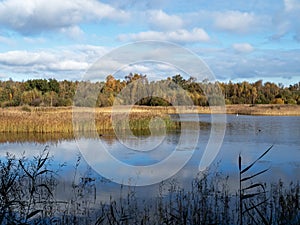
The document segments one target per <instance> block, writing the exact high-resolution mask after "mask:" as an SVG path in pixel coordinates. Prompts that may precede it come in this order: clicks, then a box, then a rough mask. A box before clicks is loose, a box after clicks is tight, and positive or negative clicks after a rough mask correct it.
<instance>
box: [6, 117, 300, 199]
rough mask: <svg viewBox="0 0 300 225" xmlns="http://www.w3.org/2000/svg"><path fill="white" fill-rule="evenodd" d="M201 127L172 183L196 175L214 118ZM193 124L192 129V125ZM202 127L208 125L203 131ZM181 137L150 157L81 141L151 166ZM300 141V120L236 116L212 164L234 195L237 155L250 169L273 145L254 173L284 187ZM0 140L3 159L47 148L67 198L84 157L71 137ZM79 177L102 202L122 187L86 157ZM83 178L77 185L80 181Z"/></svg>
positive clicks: (110, 143)
mask: <svg viewBox="0 0 300 225" xmlns="http://www.w3.org/2000/svg"><path fill="white" fill-rule="evenodd" d="M183 118H184V119H185V120H186V121H189V118H192V117H189V115H187V116H186V117H183ZM199 121H200V134H199V139H198V144H197V147H196V150H195V152H194V153H193V156H192V158H191V160H189V162H188V164H187V165H186V166H185V167H184V168H183V169H182V170H180V172H179V173H177V174H176V175H175V176H174V177H173V178H175V179H176V180H178V182H179V183H180V184H182V185H183V186H184V185H189V184H190V181H191V179H192V177H194V176H195V175H196V174H197V173H198V171H199V170H198V165H199V161H200V159H201V157H202V155H203V152H204V149H205V147H206V145H207V142H208V138H209V134H210V128H211V127H210V125H209V121H210V115H200V116H199ZM190 122H191V123H192V122H193V121H190ZM201 123H203V124H206V125H202V126H201ZM186 132H187V135H186V137H188V136H189V133H188V132H191V133H192V132H193V130H192V129H191V130H188V131H186ZM179 135H180V131H179V130H177V131H173V132H169V133H167V135H166V137H165V138H164V140H163V141H162V142H161V144H160V145H159V146H158V147H156V148H155V149H153V150H151V151H147V152H143V151H133V150H131V149H128V148H127V147H126V146H124V145H122V144H121V143H120V142H119V140H118V139H117V138H116V137H115V136H114V135H113V134H112V133H103V135H102V136H101V137H99V139H96V140H94V139H90V138H89V136H88V134H87V137H85V138H82V139H81V140H82V141H83V142H85V141H86V142H89V143H90V145H89V146H90V147H91V149H92V150H93V144H94V145H97V143H98V142H99V141H101V142H102V143H103V144H104V145H105V147H106V148H107V149H109V151H110V153H111V154H112V155H113V156H114V157H116V158H118V159H119V160H121V161H122V162H124V163H128V164H130V165H133V166H148V165H152V164H154V163H158V162H160V161H162V160H164V159H165V158H167V157H168V156H169V155H170V154H171V153H172V152H173V151H175V147H176V146H177V145H178V142H179ZM299 137H300V117H262V116H238V117H236V116H235V115H228V116H227V126H226V134H225V138H224V141H223V143H222V147H221V151H220V152H219V154H218V156H217V158H216V159H215V160H214V165H213V166H215V165H217V164H218V167H217V168H216V170H218V171H220V172H222V173H224V174H227V175H229V181H230V182H229V184H230V186H231V188H232V189H233V190H236V188H237V179H238V177H237V171H238V170H237V157H238V155H239V154H241V155H242V156H243V162H244V163H245V165H246V164H248V163H250V162H252V161H253V160H254V159H255V158H257V157H258V156H259V155H260V154H261V153H262V152H263V151H264V150H266V149H267V148H268V147H270V146H271V145H272V144H274V148H273V149H272V150H271V152H270V153H268V155H267V156H266V157H265V158H264V160H263V161H261V162H260V163H259V164H257V168H256V169H260V168H266V167H267V168H268V167H270V168H271V169H270V171H269V172H268V173H266V175H265V176H263V177H262V178H261V179H262V180H264V181H272V182H273V181H278V179H279V178H281V179H282V180H284V181H286V182H290V181H293V180H294V181H295V180H299V178H300V160H299V156H300V138H299ZM122 138H123V142H130V141H132V139H131V138H130V137H122ZM142 138H143V137H142ZM157 138H158V139H159V140H160V137H156V136H151V137H150V138H148V139H147V143H148V144H149V145H151V143H152V142H153V143H155V142H156V139H157ZM0 140H1V144H0V154H1V157H5V155H6V152H10V153H12V154H15V155H16V156H17V157H20V156H21V155H22V153H23V152H25V154H26V156H27V157H30V156H35V155H36V154H37V153H38V152H40V151H42V150H43V149H44V147H45V145H49V146H50V151H51V154H52V155H53V159H54V160H53V162H52V166H53V167H57V166H59V164H62V163H65V164H66V166H65V167H63V168H62V170H61V173H60V178H61V189H60V191H59V192H58V193H59V195H61V196H62V197H63V196H67V194H66V195H65V194H63V193H64V191H63V190H65V191H66V192H67V190H68V187H70V185H71V183H72V179H73V174H74V165H75V164H76V161H77V159H78V155H79V156H80V151H79V149H78V146H77V143H76V141H75V140H74V138H73V137H71V136H68V135H61V134H57V135H47V134H43V135H37V134H13V133H11V134H1V135H0ZM145 140H146V139H145ZM189 141H190V140H189V139H188V138H187V139H186V140H185V141H184V142H183V144H182V145H181V147H180V149H178V150H177V151H178V152H180V153H179V156H184V155H186V154H189ZM147 143H146V144H147ZM132 144H134V143H132ZM92 150H91V151H92ZM176 162H177V161H176V160H175V161H174V164H176ZM94 163H102V164H104V165H106V166H107V168H108V169H109V170H111V171H113V172H116V173H119V174H120V175H121V174H122V171H120V170H118V168H114V167H112V166H111V165H109V164H105V159H104V158H101V155H99V156H98V157H95V162H94ZM170 165H171V164H170ZM213 166H212V167H213ZM169 169H170V167H165V168H162V169H161V170H160V171H156V172H155V173H153V174H151V176H155V175H157V174H161V173H164V172H165V171H164V170H166V171H167V170H169ZM78 171H79V175H80V176H85V175H87V174H88V176H91V177H95V178H96V180H95V183H96V185H97V187H98V188H97V191H99V193H98V195H99V196H101V198H103V199H108V198H109V195H114V194H115V193H116V192H118V191H119V188H120V186H119V185H116V184H115V183H114V182H107V180H104V179H103V178H102V177H101V176H99V175H98V174H97V173H96V172H95V171H93V170H92V169H89V164H87V162H86V161H85V159H84V158H83V157H82V158H81V162H80V166H79V169H78ZM270 174H272V175H270ZM79 175H78V176H77V178H76V179H79V177H80V176H79ZM148 175H149V174H148ZM104 181H105V182H104ZM138 190H140V192H141V195H142V192H144V191H145V190H149V193H152V192H153V193H154V191H155V190H156V191H157V186H155V185H154V186H149V187H146V188H137V191H138ZM151 190H152V192H151ZM147 193H148V192H147ZM153 195H155V194H153Z"/></svg>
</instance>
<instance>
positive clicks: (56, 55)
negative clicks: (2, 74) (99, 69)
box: [0, 45, 108, 79]
mask: <svg viewBox="0 0 300 225" xmlns="http://www.w3.org/2000/svg"><path fill="white" fill-rule="evenodd" d="M107 50H108V49H107V48H105V47H101V46H92V45H76V46H71V47H68V48H57V49H51V50H50V49H44V50H42V51H8V52H3V53H0V71H6V72H9V74H23V75H26V74H39V75H40V76H45V75H47V74H53V75H54V76H55V78H57V79H61V78H62V76H68V74H72V75H77V76H78V75H82V74H84V73H85V71H86V70H87V69H89V67H90V66H91V65H92V64H93V63H94V62H95V61H96V60H98V59H99V58H100V57H101V56H103V54H105V53H106V52H107ZM65 78H66V77H65ZM66 79H67V78H66Z"/></svg>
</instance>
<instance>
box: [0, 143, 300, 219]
mask: <svg viewBox="0 0 300 225" xmlns="http://www.w3.org/2000/svg"><path fill="white" fill-rule="evenodd" d="M81 160H82V159H81V156H80V155H78V157H77V161H76V163H75V165H74V171H73V179H72V182H71V186H70V190H68V192H69V193H70V197H69V198H67V199H57V197H56V195H55V193H56V191H57V190H56V189H57V187H58V185H59V182H60V180H59V173H60V171H61V167H59V168H58V169H57V170H55V171H53V170H51V169H50V168H52V167H51V157H50V156H49V151H48V149H47V148H46V149H45V150H44V151H42V152H41V153H40V154H39V155H37V156H36V157H33V158H32V159H28V158H26V157H25V156H23V157H21V158H20V159H17V158H15V157H14V156H12V155H9V154H8V155H7V157H6V158H5V159H1V162H0V187H1V188H0V207H1V208H0V224H28V225H29V224H80V225H85V224H86V225H90V224H96V225H100V224H112V225H113V224H128V225H131V224H144V225H148V224H149V225H150V224H151V225H152V224H174V225H175V224H238V223H239V209H240V208H239V206H240V202H239V199H240V193H239V192H236V193H234V192H232V191H230V190H229V187H228V178H229V177H228V176H225V175H224V174H221V173H219V172H218V171H217V170H214V171H213V170H211V171H205V172H203V173H201V174H199V175H197V176H196V177H195V178H194V179H193V180H192V181H191V183H190V185H186V186H185V187H182V186H181V185H180V184H179V183H178V182H177V181H176V179H170V180H167V181H164V182H161V183H160V184H159V186H158V187H157V195H156V196H155V197H146V196H145V197H141V196H140V195H139V194H138V192H137V190H136V187H135V186H123V185H121V186H120V191H119V194H117V193H116V194H114V196H111V197H110V198H109V200H108V201H103V200H100V199H99V197H98V196H97V188H98V187H97V185H96V181H97V180H98V179H99V178H97V177H94V176H95V175H93V173H91V170H90V169H88V171H87V172H85V173H83V174H82V173H81V172H80V171H79V166H80V163H81ZM246 168H247V167H246ZM243 170H245V168H244V169H243ZM240 171H242V169H240ZM103 182H107V181H103ZM252 185H255V184H252ZM259 186H260V185H258V187H259ZM247 187H248V189H249V187H250V186H246V188H247ZM257 191H258V192H260V191H259V190H257ZM100 193H101V190H100ZM243 194H246V193H243ZM299 194H300V185H299V181H297V182H293V183H290V184H288V185H285V184H284V183H283V182H282V181H280V180H279V182H278V183H273V184H270V185H267V184H266V185H264V190H263V193H262V195H260V194H259V195H253V196H252V197H251V198H248V199H251V202H253V204H259V203H260V202H262V201H264V200H266V199H267V202H266V203H264V204H261V205H259V206H256V207H257V208H258V207H260V208H259V210H260V213H262V214H263V215H264V216H265V217H267V218H268V224H295V225H298V224H299V222H300V212H299V209H300V208H299V205H300V200H299ZM243 196H245V195H243ZM251 202H249V204H251ZM246 206H250V205H246ZM244 209H245V208H244ZM251 210H253V211H256V209H255V207H254V208H253V209H251ZM249 211H250V210H249ZM258 214H259V213H258V212H256V215H255V214H253V213H244V214H243V221H244V223H245V224H263V223H260V222H259V220H258V219H262V218H261V217H260V216H259V215H258Z"/></svg>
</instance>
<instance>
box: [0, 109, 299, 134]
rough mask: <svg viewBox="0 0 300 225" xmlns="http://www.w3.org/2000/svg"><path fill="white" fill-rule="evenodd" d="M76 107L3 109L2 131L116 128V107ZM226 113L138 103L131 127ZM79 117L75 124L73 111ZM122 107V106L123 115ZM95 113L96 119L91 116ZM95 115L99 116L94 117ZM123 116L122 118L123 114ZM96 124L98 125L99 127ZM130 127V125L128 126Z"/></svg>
mask: <svg viewBox="0 0 300 225" xmlns="http://www.w3.org/2000/svg"><path fill="white" fill-rule="evenodd" d="M226 108H227V113H229V114H247V115H298V116H299V115H300V106H298V105H227V106H226ZM92 110H94V109H91V108H74V109H72V107H60V108H59V107H57V108H54V107H38V108H35V107H28V106H23V107H13V108H1V109H0V133H41V134H57V133H62V134H64V135H66V134H69V136H72V135H73V132H74V130H75V131H84V132H89V131H94V130H95V129H96V130H97V131H98V133H99V134H101V133H103V132H107V131H112V130H113V129H114V127H113V124H112V121H111V114H112V113H111V112H112V108H110V107H107V108H95V114H93V113H94V111H92ZM212 111H213V112H215V113H218V112H222V110H221V108H220V107H214V108H209V107H183V106H182V107H179V108H177V111H176V109H175V108H174V107H160V106H158V107H149V106H135V107H133V108H132V109H131V111H130V116H129V118H130V122H129V124H130V129H132V130H133V131H134V132H137V131H138V130H140V131H141V130H143V133H146V134H149V133H150V130H149V126H148V125H149V123H150V121H151V119H153V118H156V117H159V118H161V119H162V120H163V121H164V124H161V123H154V125H155V126H157V127H154V128H156V129H162V128H163V127H164V126H165V128H166V129H167V130H172V129H178V128H180V124H179V123H176V122H174V121H172V120H171V119H170V116H169V115H170V114H178V113H211V112H212ZM72 113H74V115H75V117H77V118H79V119H77V120H75V121H74V123H73V120H72V119H73V117H72V116H73V114H72ZM121 113H122V108H121V109H120V115H121ZM91 116H95V118H93V117H91ZM91 118H93V119H95V123H94V122H93V121H94V120H91ZM120 118H122V117H120ZM116 121H117V122H118V124H116V126H115V129H125V128H126V126H125V124H124V120H121V119H120V120H116ZM95 124H96V126H95ZM127 128H128V127H127Z"/></svg>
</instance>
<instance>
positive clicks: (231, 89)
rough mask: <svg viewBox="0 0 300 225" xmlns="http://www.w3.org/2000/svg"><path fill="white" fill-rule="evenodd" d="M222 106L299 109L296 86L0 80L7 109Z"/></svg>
mask: <svg viewBox="0 0 300 225" xmlns="http://www.w3.org/2000/svg"><path fill="white" fill-rule="evenodd" d="M224 99H225V104H300V82H298V83H296V84H292V85H289V86H288V87H284V86H283V85H282V84H275V83H273V82H263V81H262V80H258V81H256V82H253V83H250V82H247V81H243V82H238V83H233V82H231V81H229V82H228V83H225V82H219V81H216V82H210V81H208V80H203V81H197V80H196V79H195V78H193V77H190V78H188V79H185V78H183V77H182V76H181V75H179V74H178V75H175V76H172V77H168V78H167V79H162V80H159V81H149V80H148V79H147V76H146V75H142V74H133V73H130V74H128V75H126V76H125V77H124V79H116V78H115V77H113V76H112V75H108V76H107V77H106V80H105V81H102V82H90V81H68V80H63V81H57V80H56V79H31V80H27V81H22V82H21V81H13V80H12V79H9V80H7V81H0V105H1V107H9V106H23V105H29V106H71V105H73V104H74V105H77V106H92V107H94V106H97V107H106V106H112V105H113V104H114V103H116V102H119V103H120V104H137V105H148V106H168V105H172V104H179V105H180V104H182V103H186V102H189V103H192V104H194V105H199V106H207V105H218V104H221V102H222V101H224Z"/></svg>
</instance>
